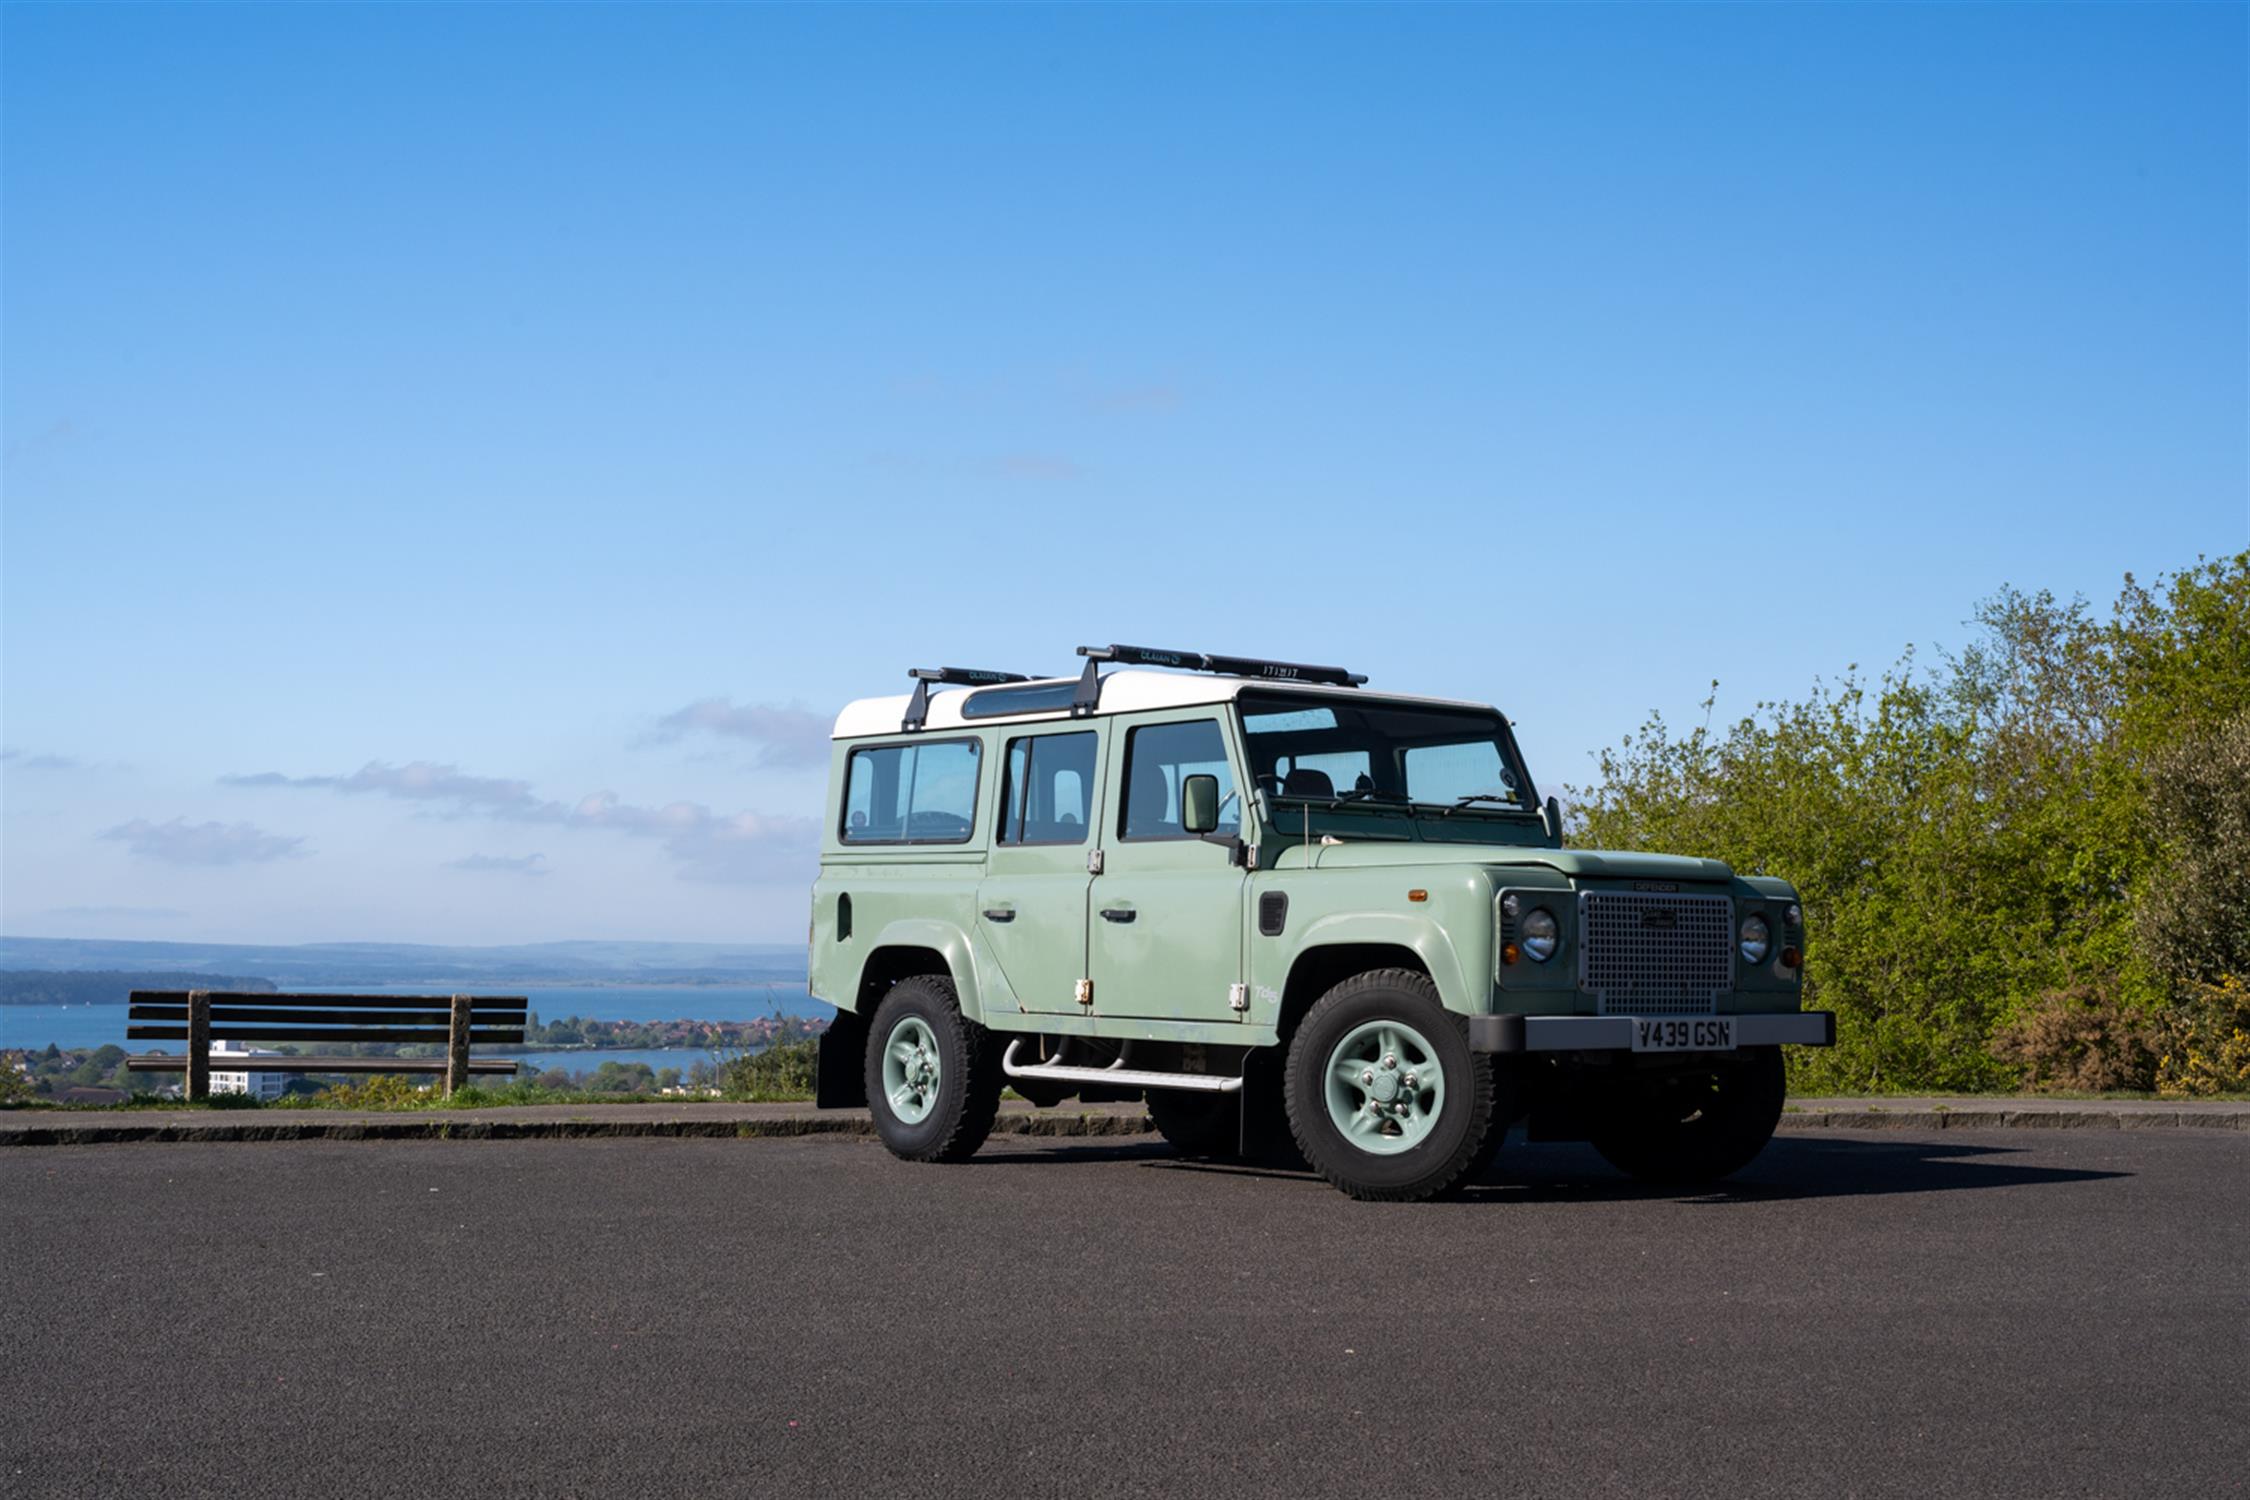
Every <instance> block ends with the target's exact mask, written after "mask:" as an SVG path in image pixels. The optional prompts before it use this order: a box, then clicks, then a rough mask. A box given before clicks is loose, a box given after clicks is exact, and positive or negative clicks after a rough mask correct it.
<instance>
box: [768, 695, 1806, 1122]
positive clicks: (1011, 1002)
mask: <svg viewBox="0 0 2250 1500" xmlns="http://www.w3.org/2000/svg"><path fill="white" fill-rule="evenodd" d="M1191 719H1213V720H1216V721H1217V722H1218V723H1219V724H1220V725H1221V727H1222V731H1223V734H1224V738H1225V741H1226V744H1227V747H1228V754H1229V756H1230V758H1231V760H1232V763H1233V764H1232V770H1233V773H1234V783H1235V786H1236V787H1243V786H1246V785H1248V784H1249V783H1248V779H1247V777H1246V776H1245V775H1244V766H1245V765H1246V760H1245V758H1244V756H1243V754H1242V746H1241V743H1240V737H1239V735H1238V734H1237V732H1236V726H1235V723H1234V719H1233V716H1232V714H1231V712H1230V710H1229V709H1228V708H1227V707H1225V706H1223V705H1221V706H1205V707H1200V708H1178V709H1166V710H1161V711H1152V712H1147V713H1140V714H1129V715H1128V714H1117V715H1098V716H1095V717H1091V718H1084V719H1075V720H1064V721H1047V722H1043V723H1032V724H1021V723H1019V724H1009V725H992V726H988V727H972V728H968V729H948V730H945V731H942V733H941V734H938V733H933V737H942V738H944V739H948V740H963V739H974V740H977V741H978V742H979V743H980V744H981V746H982V750H981V762H980V771H979V786H978V790H977V799H976V807H975V818H974V825H975V826H974V828H973V830H972V832H971V834H970V836H969V838H968V839H967V840H966V841H964V842H962V843H959V844H951V845H943V846H929V845H894V846H879V847H868V846H854V845H847V844H845V843H843V842H842V841H841V840H840V838H839V832H838V830H839V827H840V821H841V812H840V802H839V798H840V797H841V791H840V790H839V789H840V788H841V787H842V785H843V781H844V776H845V770H846V756H847V754H848V753H849V751H850V750H851V749H852V748H853V747H854V745H855V744H860V745H881V744H891V743H902V742H908V741H911V739H912V738H913V737H912V736H904V735H888V736H880V737H872V738H870V739H867V740H863V741H857V742H854V741H839V742H838V743H837V745H836V749H835V754H834V758H833V761H832V766H831V774H830V786H831V790H830V801H829V805H828V810H827V819H828V821H827V830H826V835H825V839H824V844H823V851H822V861H821V874H820V878H819V880H818V882H817V883H816V885H815V886H814V893H813V920H812V931H811V955H810V970H811V989H812V993H813V994H815V995H817V996H819V997H820V998H822V999H824V1000H826V1001H828V1002H829V1003H831V1004H834V1005H838V1006H841V1007H844V1008H849V1009H857V1010H861V1011H865V1010H867V1009H870V1008H871V1005H872V1000H873V999H874V998H879V996H877V995H874V994H872V993H871V986H870V984H869V983H868V976H869V975H870V974H875V975H878V976H879V975H881V974H883V973H885V972H889V971H888V970H885V969H884V968H882V967H880V966H882V965H884V964H886V963H891V962H893V961H894V960H895V957H896V954H897V952H898V951H900V950H926V951H927V952H931V953H935V954H937V955H939V957H940V958H941V959H942V961H943V964H944V967H945V969H946V971H947V972H948V973H950V974H951V976H952V979H953V983H954V985H955V988H956V990H957V992H958V994H959V996H960V1003H961V1007H962V1010H963V1011H964V1013H966V1014H967V1015H968V1016H969V1017H970V1018H971V1019H973V1020H978V1021H981V1022H982V1023H983V1024H985V1025H986V1026H989V1027H992V1028H994V1029H996V1030H1000V1031H1014V1032H1047V1033H1054V1034H1061V1035H1078V1036H1096V1037H1105V1038H1119V1039H1128V1040H1149V1041H1171V1042H1182V1043H1188V1042H1194V1043H1204V1044H1230V1043H1231V1044H1235V1045H1249V1046H1262V1045H1267V1044H1271V1043H1273V1042H1275V1041H1276V1040H1278V1039H1279V1037H1280V1034H1281V1030H1282V1027H1283V1025H1284V1023H1285V1021H1287V1020H1288V1019H1289V1018H1288V1017H1286V1016H1285V1015H1284V1005H1285V1001H1288V1000H1291V999H1292V998H1297V997H1292V996H1291V978H1292V975H1293V974H1295V973H1297V972H1298V971H1299V968H1300V965H1305V964H1314V965H1319V966H1320V968H1319V972H1320V973H1322V974H1324V975H1325V974H1328V973H1330V972H1331V970H1332V969H1333V968H1334V967H1335V964H1334V963H1333V962H1330V961H1329V960H1324V958H1323V953H1322V950H1327V949H1335V948H1338V947H1339V946H1348V947H1349V948H1350V949H1352V950H1354V953H1353V954H1350V955H1330V958H1331V959H1334V960H1339V961H1341V960H1349V959H1353V958H1356V956H1357V955H1358V954H1360V953H1364V954H1366V955H1368V956H1369V959H1370V962H1372V963H1374V964H1375V966H1378V967H1382V966H1390V965H1392V964H1396V963H1406V964H1411V965H1412V966H1415V967H1419V968H1421V969H1423V970H1425V971H1426V972H1427V973H1428V974H1429V976H1430V978H1431V980H1432V981H1433V983H1434V984H1435V985H1436V987H1437V990H1438V994H1439V996H1440V998H1441V999H1442V1000H1443V1002H1444V1004H1445V1006H1446V1008H1447V1009H1448V1010H1451V1011H1455V1012H1458V1013H1460V1014H1463V1015H1479V1014H1490V1013H1495V1012H1498V1013H1515V1014H1533V1015H1557V1014H1574V1013H1575V1014H1592V1013H1593V1012H1594V1010H1595V1009H1596V1006H1595V1001H1594V999H1593V997H1592V996H1591V995H1590V994H1587V993H1584V992H1582V991H1580V990H1579V989H1578V987H1577V953H1576V949H1575V947H1574V943H1575V940H1576V929H1577V925H1578V922H1577V915H1576V913H1577V901H1578V898H1579V896H1580V895H1581V894H1582V893H1583V892H1587V891H1602V890H1630V889H1634V888H1636V883H1650V882H1653V883H1656V884H1658V885H1660V886H1663V887H1664V888H1666V889H1677V890H1680V891H1683V892H1707V893H1711V894H1723V895H1726V896H1728V897H1729V898H1730V899H1731V900H1732V902H1733V908H1734V919H1735V920H1736V921H1737V922H1738V923H1739V921H1740V920H1741V918H1742V916H1743V915H1744V914H1745V913H1746V912H1748V911H1749V910H1752V909H1757V910H1761V911H1764V912H1765V913H1766V914H1767V918H1768V921H1769V923H1770V924H1771V926H1772V928H1773V933H1774V939H1773V944H1772V950H1773V951H1772V952H1771V953H1770V954H1769V957H1768V959H1767V960H1766V961H1765V962H1764V963H1762V964H1760V965H1757V966H1752V965H1749V964H1747V963H1745V962H1743V961H1742V959H1741V957H1740V954H1739V953H1737V954H1736V958H1735V990H1734V993H1733V994H1732V995H1729V996H1725V997H1722V998H1721V1000H1720V1001H1719V1005H1718V1009H1719V1012H1720V1013H1721V1014H1733V1013H1745V1012H1758V1011H1794V1010H1796V1009H1798V1008H1799V999H1800V993H1801V984H1800V980H1799V977H1798V975H1797V974H1796V973H1795V972H1792V971H1783V970H1782V969H1781V968H1780V959H1779V955H1780V952H1781V950H1782V949H1783V948H1784V946H1790V945H1799V944H1801V943H1802V941H1803V936H1802V933H1801V931H1798V932H1795V933H1790V934H1785V933H1784V931H1783V924H1782V912H1783V910H1784V909H1785V908H1786V906H1787V905H1788V904H1790V903H1791V902H1793V901H1795V900H1796V894H1795V892H1794V891H1793V890H1792V888H1791V887H1790V886H1789V885H1788V884H1787V883H1786V882H1784V881H1780V880H1774V879H1770V878H1765V877H1745V876H1738V875H1736V874H1735V873H1734V871H1733V870H1731V869H1730V868H1728V866H1726V865H1725V864H1723V863H1721V862H1719V861H1717V860H1708V859H1694V858H1688V857H1683V856H1676V855H1665V854H1645V853H1637V852H1627V851H1609V850H1582V849H1562V848H1557V847H1555V846H1554V842H1553V840H1552V839H1551V838H1549V837H1548V835H1547V834H1546V832H1545V831H1544V829H1543V828H1542V827H1541V826H1540V825H1539V823H1538V820H1537V819H1535V818H1532V817H1529V816H1526V815H1524V814H1522V813H1519V812H1514V811H1508V812H1505V813H1499V814H1479V813H1474V812H1472V813H1466V814H1463V815H1460V816H1457V817H1450V818H1442V819H1441V818H1436V817H1425V818H1422V819H1419V820H1416V819H1411V818H1408V817H1405V816H1403V815H1394V816H1383V815H1380V814H1371V813H1368V812H1366V811H1360V810H1354V811H1347V812H1344V813H1342V814H1339V815H1335V816H1327V817H1322V818H1320V819H1319V820H1318V821H1317V822H1314V824H1313V828H1314V837H1313V839H1312V840H1310V841H1307V840H1306V839H1305V838H1304V837H1303V824H1304V822H1305V820H1303V819H1294V821H1296V822H1297V823H1298V826H1297V827H1296V828H1292V827H1291V826H1290V824H1291V822H1292V821H1293V819H1292V816H1291V809H1289V808H1287V807H1284V808H1282V809H1281V810H1280V811H1279V812H1278V813H1276V814H1275V815H1273V816H1271V817H1270V818H1261V816H1260V814H1261V813H1263V812H1264V811H1265V810H1266V809H1265V804H1264V802H1263V800H1262V799H1254V800H1253V802H1252V815H1251V816H1249V817H1247V818H1246V819H1245V820H1244V822H1243V826H1242V830H1241V832H1242V835H1243V837H1244V839H1245V840H1247V842H1248V844H1249V845H1250V849H1249V851H1248V854H1249V856H1250V858H1249V859H1246V860H1238V859H1237V858H1236V857H1235V856H1234V852H1233V851H1232V850H1230V848H1229V847H1228V846H1227V844H1226V843H1225V842H1224V841H1216V840H1205V839H1194V838H1175V839H1167V840H1151V841H1128V840H1124V839H1122V838H1120V837H1119V836H1118V830H1119V829H1120V827H1121V804H1122V800H1123V797H1124V789H1125V783H1126V773H1125V766H1124V757H1125V744H1126V734H1127V732H1128V731H1129V730H1131V729H1132V728H1135V727H1138V726H1141V725H1146V724H1154V723H1167V722H1178V721H1182V720H1191ZM1089 730H1092V731H1095V732H1098V733H1099V735H1100V758H1099V765H1100V768H1101V769H1100V775H1099V778H1098V783H1099V784H1098V787H1097V788H1095V789H1093V790H1092V792H1091V800H1090V802H1089V807H1090V808H1092V809H1095V810H1097V816H1096V817H1095V818H1094V820H1093V822H1094V826H1093V827H1091V828H1089V829H1088V830H1087V835H1086V839H1085V842H1084V843H1082V844H1065V843H1055V844H1044V845H1011V844H1005V843H1001V842H999V841H998V839H997V836H996V834H995V826H996V817H995V811H996V809H997V808H998V807H999V805H1000V801H1001V790H1002V782H1003V763H1004V761H1005V758H1006V755H1007V748H1008V744H1009V742H1010V741H1011V740H1013V739H1017V738H1022V737H1028V736H1035V735H1038V734H1041V733H1051V732H1081V733H1082V732H1086V731H1089ZM1239 805H1240V804H1237V806H1239ZM1323 830H1325V832H1326V834H1327V839H1326V840H1325V841H1324V840H1323V837H1322V832H1323ZM1097 853H1098V855H1099V857H1100V860H1101V862H1102V866H1103V868H1102V870H1101V871H1100V873H1090V871H1089V868H1088V857H1089V855H1094V854H1097ZM1511 891H1512V892H1515V893H1517V894H1518V896H1519V899H1520V900H1521V901H1524V902H1527V903H1529V905H1530V906H1545V907H1547V908H1548V909H1549V910H1550V911H1551V912H1552V913H1553V915H1554V916H1555V917H1556V918H1557V921H1558V924H1559V926H1560V928H1561V931H1562V933H1563V939H1562V942H1561V945H1560V947H1559V949H1558V951H1557V952H1556V954H1555V955H1554V957H1553V958H1551V959H1550V960H1548V961H1547V962H1545V963H1531V962H1528V961H1523V960H1520V959H1519V961H1518V962H1516V963H1514V964H1506V963H1503V962H1502V958H1501V946H1502V945H1501V937H1500V927H1499V916H1498V902H1499V900H1500V898H1501V896H1502V895H1503V894H1505V893H1507V892H1511ZM1269 895H1279V896H1282V897H1285V898H1286V899H1287V902H1288V907H1287V916H1286V920H1285V921H1284V923H1283V926H1282V930H1281V931H1280V932H1279V933H1278V934H1272V935H1269V934H1266V933H1264V932H1261V931H1260V929H1259V921H1258V912H1259V907H1260V902H1261V899H1262V898H1264V897H1267V896H1269ZM847 896H848V898H849V901H850V906H851V924H850V930H849V932H848V933H845V932H843V931H842V930H840V925H839V916H840V913H841V900H842V898H844V897H847ZM1527 909H1528V908H1527ZM1105 910H1109V911H1120V912H1122V911H1127V910H1130V911H1131V912H1132V913H1133V919H1132V920H1131V921H1130V922H1118V921H1110V920H1107V919H1105V918H1104V917H1103V916H1102V915H1101V913H1102V912H1103V911H1105ZM995 912H1002V913H1007V914H1008V916H1007V918H1006V919H1005V920H1003V919H1000V918H996V917H994V916H992V915H991V913H995ZM871 965H873V966H876V967H871ZM1081 979H1090V980H1092V982H1093V991H1092V994H1093V1003H1092V1005H1091V1006H1090V1007H1089V1006H1084V1005H1081V1004H1080V1003H1079V1002H1078V999H1077V993H1078V982H1079V981H1080V980H1081ZM1236 985H1241V986H1243V987H1244V999H1245V1002H1246V1003H1245V1006H1244V1008H1242V1009H1236V1008H1235V1007H1234V1005H1233V1004H1232V1003H1230V1000H1231V997H1230V990H1231V989H1232V988H1233V987H1234V986H1236ZM1299 995H1300V997H1301V995H1302V987H1300V991H1299ZM1298 1003H1302V1001H1301V998H1300V999H1299V1000H1298ZM1355 1107H1356V1106H1355Z"/></svg>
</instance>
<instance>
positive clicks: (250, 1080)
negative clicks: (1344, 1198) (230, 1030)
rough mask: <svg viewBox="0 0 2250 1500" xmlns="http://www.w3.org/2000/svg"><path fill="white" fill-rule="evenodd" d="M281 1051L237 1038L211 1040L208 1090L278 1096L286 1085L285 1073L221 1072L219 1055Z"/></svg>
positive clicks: (273, 1054) (264, 1054)
mask: <svg viewBox="0 0 2250 1500" xmlns="http://www.w3.org/2000/svg"><path fill="white" fill-rule="evenodd" d="M279 1056H281V1054H280V1053H278V1052H275V1051H273V1050H271V1049H270V1048H266V1047H250V1046H245V1045H243V1044H242V1043H240V1042H213V1043H212V1044H211V1092H212V1093H214V1094H250V1095H254V1096H255V1097H257V1098H259V1099H279V1098H280V1097H281V1095H282V1093H283V1091H284V1090H286V1089H287V1088H288V1087H289V1075H288V1074H287V1073H222V1072H220V1071H219V1067H220V1059H222V1058H228V1057H279Z"/></svg>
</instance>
